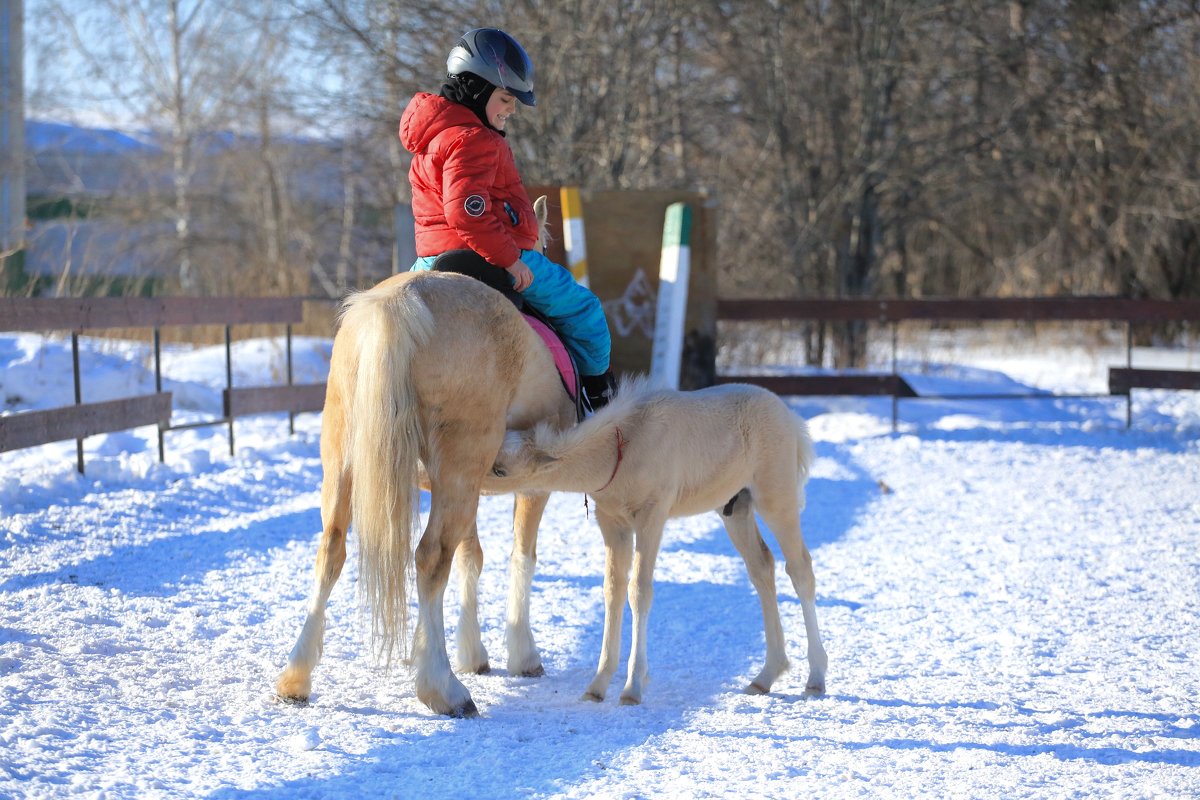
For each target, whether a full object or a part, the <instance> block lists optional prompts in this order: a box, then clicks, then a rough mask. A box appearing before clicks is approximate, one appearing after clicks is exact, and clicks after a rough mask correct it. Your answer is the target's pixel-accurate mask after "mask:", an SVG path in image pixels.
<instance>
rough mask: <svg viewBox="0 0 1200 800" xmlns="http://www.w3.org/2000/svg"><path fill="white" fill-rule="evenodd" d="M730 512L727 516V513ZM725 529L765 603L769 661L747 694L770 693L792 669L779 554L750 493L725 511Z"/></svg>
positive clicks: (751, 683) (737, 498)
mask: <svg viewBox="0 0 1200 800" xmlns="http://www.w3.org/2000/svg"><path fill="white" fill-rule="evenodd" d="M726 511H727V512H728V515H726V513H725V512H726ZM721 521H722V522H723V523H725V531H726V532H727V533H728V534H729V538H730V539H731V540H733V545H734V547H736V548H737V551H738V553H740V554H741V556H742V560H743V561H745V562H746V571H747V572H748V573H749V574H750V582H751V583H752V584H754V589H755V591H756V592H758V602H759V603H760V604H761V605H762V616H763V633H764V635H765V636H766V639H767V660H766V664H764V665H763V668H762V670H761V671H760V672H759V673H758V676H757V677H756V678H755V679H754V680H753V681H751V682H750V685H749V686H747V687H746V694H766V693H767V692H769V691H771V686H772V685H773V684H774V683H775V679H776V678H778V677H779V676H780V675H782V674H783V673H784V672H785V671H786V670H787V668H788V658H787V646H786V645H785V643H784V638H783V623H782V622H781V621H780V619H779V600H778V598H777V596H776V593H775V556H773V555H771V550H770V548H768V547H767V544H766V542H764V541H763V539H762V535H761V534H759V532H758V525H757V524H755V522H754V506H753V505H752V504H751V498H750V493H749V492H748V491H746V490H745V489H743V490H742V491H740V492H738V494H737V496H736V497H734V499H733V500H732V501H730V504H729V505H728V506H726V509H725V511H722V512H721Z"/></svg>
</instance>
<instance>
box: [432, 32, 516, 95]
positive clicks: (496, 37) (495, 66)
mask: <svg viewBox="0 0 1200 800" xmlns="http://www.w3.org/2000/svg"><path fill="white" fill-rule="evenodd" d="M446 72H447V74H448V75H449V76H450V77H452V78H453V77H455V76H457V75H461V74H463V73H466V72H469V73H472V74H473V75H478V76H479V77H481V78H483V79H484V80H486V81H487V82H488V83H490V84H492V85H493V86H498V87H500V88H503V89H507V90H508V91H510V92H512V93H513V94H514V95H515V96H516V98H517V99H518V100H520V101H521V102H522V103H524V104H525V105H527V106H532V105H537V100H536V99H535V98H534V96H533V62H532V61H530V60H529V56H528V55H527V54H526V53H525V48H523V47H521V45H519V44H518V43H517V40H516V39H514V38H512V37H511V36H509V35H508V34H507V33H505V32H504V31H502V30H498V29H496V28H474V29H472V30H469V31H467V32H466V33H464V34H463V35H462V37H461V38H460V39H459V40H458V44H456V45H454V47H453V48H452V49H451V50H450V55H449V57H447V59H446Z"/></svg>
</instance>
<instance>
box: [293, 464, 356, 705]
mask: <svg viewBox="0 0 1200 800" xmlns="http://www.w3.org/2000/svg"><path fill="white" fill-rule="evenodd" d="M327 447H328V445H327ZM322 460H323V462H324V464H325V470H326V471H325V480H324V481H323V482H322V484H321V519H322V520H323V522H324V525H323V527H322V532H321V540H320V542H319V543H318V545H317V564H316V577H315V580H314V582H313V589H312V595H311V596H310V598H309V602H308V617H307V618H306V619H305V620H304V627H303V628H302V629H301V631H300V638H299V639H298V640H297V641H296V646H295V647H293V648H292V652H291V655H290V656H288V663H287V666H286V667H285V668H284V670H283V672H282V673H281V674H280V676H279V678H278V680H276V682H275V693H276V694H277V695H278V696H279V697H282V698H284V699H286V700H298V701H305V700H308V696H309V694H310V693H311V691H312V673H313V670H314V669H315V668H316V666H317V663H318V662H319V661H320V660H321V651H322V649H323V647H324V638H325V604H326V603H327V602H328V601H329V593H330V592H331V591H333V586H334V584H335V583H337V579H338V576H340V575H341V574H342V565H344V564H345V563H346V530H347V528H348V527H349V525H350V476H349V474H348V473H346V472H345V471H344V470H341V469H339V468H338V467H337V466H336V465H337V464H340V455H337V456H335V457H332V458H330V457H323V458H322Z"/></svg>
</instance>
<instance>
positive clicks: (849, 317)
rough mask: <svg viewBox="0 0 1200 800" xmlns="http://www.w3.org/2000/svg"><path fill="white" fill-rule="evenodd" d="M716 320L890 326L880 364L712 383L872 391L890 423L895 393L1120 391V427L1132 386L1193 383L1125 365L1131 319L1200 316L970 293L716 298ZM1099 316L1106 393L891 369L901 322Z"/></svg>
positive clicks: (1128, 415) (1180, 307) (1087, 300)
mask: <svg viewBox="0 0 1200 800" xmlns="http://www.w3.org/2000/svg"><path fill="white" fill-rule="evenodd" d="M717 320H718V322H722V321H731V322H732V321H760V322H761V321H767V320H791V321H796V322H820V323H830V322H854V321H860V322H871V323H877V324H882V325H885V326H888V327H889V328H890V330H891V368H890V369H889V370H887V371H878V370H876V371H865V372H854V373H847V372H837V373H832V374H813V375H809V374H805V375H753V374H724V375H718V376H717V382H718V383H752V384H756V385H759V386H763V387H765V388H767V389H770V390H771V391H773V392H775V393H777V394H783V395H810V396H812V395H862V396H866V395H878V396H889V397H891V398H892V429H893V430H895V428H896V424H897V420H898V417H899V404H900V401H901V400H934V399H940V400H973V399H978V400H984V399H986V400H995V399H1005V398H1025V399H1031V398H1047V399H1061V398H1065V397H1099V396H1118V395H1123V396H1124V397H1125V424H1126V427H1128V426H1129V425H1131V424H1132V421H1133V399H1132V390H1134V389H1176V390H1180V389H1182V390H1200V371H1197V370H1183V369H1147V368H1135V367H1134V365H1133V331H1134V326H1135V325H1138V324H1151V323H1163V322H1189V323H1190V322H1196V321H1200V300H1135V299H1126V298H1118V297H1032V298H977V299H948V298H938V299H921V300H909V299H891V300H883V299H877V300H867V299H819V300H773V299H745V300H718V301H717ZM913 321H925V322H980V321H1007V322H1083V321H1090V322H1107V323H1110V324H1124V326H1125V364H1124V365H1120V366H1116V365H1114V366H1112V367H1110V368H1109V370H1108V395H1097V394H1070V395H1068V394H1054V393H1047V392H1038V393H1036V394H1034V393H1015V392H1014V393H1005V394H929V393H924V392H917V391H916V390H915V389H914V388H913V387H912V385H911V384H910V383H909V382H908V381H906V380H905V379H904V377H903V376H902V375H901V374H900V373H899V371H898V370H897V351H898V339H899V335H898V330H899V326H900V325H902V324H903V323H905V322H913Z"/></svg>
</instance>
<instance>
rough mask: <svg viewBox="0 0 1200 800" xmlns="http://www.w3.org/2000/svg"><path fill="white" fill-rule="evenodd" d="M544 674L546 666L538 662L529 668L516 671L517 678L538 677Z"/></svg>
mask: <svg viewBox="0 0 1200 800" xmlns="http://www.w3.org/2000/svg"><path fill="white" fill-rule="evenodd" d="M545 674H546V668H545V667H543V666H542V665H541V664H538V665H537V666H536V667H530V668H529V669H524V670H521V671H520V672H518V673H516V675H517V677H518V678H540V677H542V676H543V675H545Z"/></svg>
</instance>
